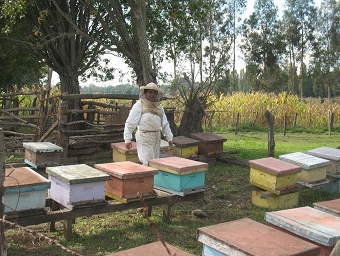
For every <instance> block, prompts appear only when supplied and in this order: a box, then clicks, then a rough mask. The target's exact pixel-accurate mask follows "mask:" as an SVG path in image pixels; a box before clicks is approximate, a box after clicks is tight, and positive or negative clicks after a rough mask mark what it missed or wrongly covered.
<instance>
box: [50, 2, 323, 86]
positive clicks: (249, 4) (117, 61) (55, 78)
mask: <svg viewBox="0 0 340 256" xmlns="http://www.w3.org/2000/svg"><path fill="white" fill-rule="evenodd" d="M321 1H322V0H314V3H315V5H316V6H320V4H321ZM254 2H255V0H248V1H247V10H246V11H245V13H244V17H248V16H249V15H250V14H251V13H252V12H253V10H254ZM284 3H285V1H284V0H274V4H275V5H276V6H278V9H279V15H282V10H283V8H284ZM236 55H237V60H236V64H237V65H236V66H238V67H239V69H241V68H242V65H244V63H243V61H242V58H241V54H240V53H238V54H236ZM110 59H112V63H114V64H115V65H114V67H118V68H120V69H126V70H130V69H129V67H128V66H127V65H126V64H125V63H124V62H123V61H122V60H121V59H120V58H115V57H110ZM172 65H173V64H172V63H169V62H167V61H165V62H164V63H163V65H162V68H163V69H164V70H167V71H170V72H171V71H172V70H173V66H172ZM118 77H119V75H117V79H114V80H110V81H107V82H96V81H94V80H92V79H89V80H88V81H87V82H85V83H81V86H88V85H89V84H94V85H97V86H98V85H101V86H108V85H116V84H121V83H128V82H133V81H131V77H130V75H129V73H128V74H127V75H126V77H127V78H126V79H124V80H123V81H119V80H118ZM57 82H59V77H58V74H57V73H55V72H54V73H53V76H52V84H56V83H57Z"/></svg>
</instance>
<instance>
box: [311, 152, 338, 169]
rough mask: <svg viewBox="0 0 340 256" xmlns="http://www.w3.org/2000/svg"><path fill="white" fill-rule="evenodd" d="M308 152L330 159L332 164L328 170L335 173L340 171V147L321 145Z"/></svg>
mask: <svg viewBox="0 0 340 256" xmlns="http://www.w3.org/2000/svg"><path fill="white" fill-rule="evenodd" d="M307 154H309V155H313V156H316V157H320V158H324V159H327V160H329V161H330V162H331V164H330V165H329V168H328V170H327V172H329V173H334V174H339V173H340V149H336V148H329V147H319V148H315V149H311V150H308V151H307Z"/></svg>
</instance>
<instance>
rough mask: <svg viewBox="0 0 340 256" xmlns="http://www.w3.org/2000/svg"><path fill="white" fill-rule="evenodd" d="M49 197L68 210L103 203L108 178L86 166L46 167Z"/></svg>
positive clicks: (106, 175) (104, 174)
mask: <svg viewBox="0 0 340 256" xmlns="http://www.w3.org/2000/svg"><path fill="white" fill-rule="evenodd" d="M46 172H47V173H48V178H49V180H50V181H51V188H50V189H49V196H50V197H51V198H52V199H53V200H54V201H56V202H58V203H59V204H61V205H63V206H64V207H66V208H68V209H71V210H72V209H73V208H74V207H82V206H83V205H88V204H94V203H100V202H103V201H105V181H107V180H108V179H109V178H110V176H109V175H108V174H106V173H104V172H102V171H99V170H97V169H95V168H92V167H90V166H88V165H86V164H76V165H65V166H56V167H47V168H46Z"/></svg>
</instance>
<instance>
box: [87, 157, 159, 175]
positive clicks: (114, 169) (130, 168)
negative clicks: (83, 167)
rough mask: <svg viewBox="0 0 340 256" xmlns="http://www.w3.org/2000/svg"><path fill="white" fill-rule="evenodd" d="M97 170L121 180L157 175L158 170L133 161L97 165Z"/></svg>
mask: <svg viewBox="0 0 340 256" xmlns="http://www.w3.org/2000/svg"><path fill="white" fill-rule="evenodd" d="M94 167H95V168H97V169H98V170H101V171H103V172H105V173H107V174H109V175H111V176H114V177H117V178H120V179H133V178H140V177H146V176H152V175H156V174H157V173H158V170H157V169H155V168H152V167H149V166H144V165H141V164H138V163H134V162H131V161H123V162H115V163H104V164H95V165H94Z"/></svg>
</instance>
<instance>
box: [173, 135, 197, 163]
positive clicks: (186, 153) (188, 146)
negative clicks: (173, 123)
mask: <svg viewBox="0 0 340 256" xmlns="http://www.w3.org/2000/svg"><path fill="white" fill-rule="evenodd" d="M173 143H174V144H175V147H174V148H173V155H174V156H179V157H183V158H189V157H191V156H197V154H198V143H199V142H198V141H197V140H194V139H192V138H189V137H186V136H177V137H174V138H173Z"/></svg>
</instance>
